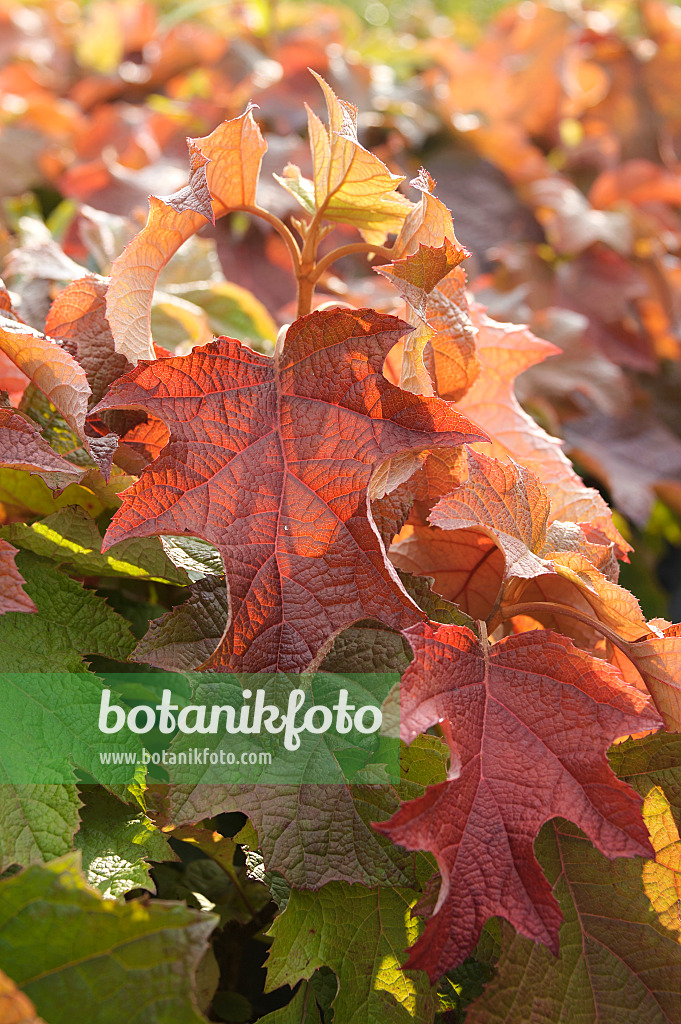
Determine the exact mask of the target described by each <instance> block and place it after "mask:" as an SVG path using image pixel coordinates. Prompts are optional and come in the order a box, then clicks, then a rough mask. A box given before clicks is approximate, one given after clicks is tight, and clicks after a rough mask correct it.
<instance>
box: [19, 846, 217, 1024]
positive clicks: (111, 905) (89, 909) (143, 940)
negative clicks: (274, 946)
mask: <svg viewBox="0 0 681 1024" xmlns="http://www.w3.org/2000/svg"><path fill="white" fill-rule="evenodd" d="M78 862H79V858H78V857H77V856H73V855H71V856H69V857H65V858H63V859H61V860H56V861H53V862H52V863H51V864H49V865H47V866H45V867H32V868H28V869H27V870H26V871H23V872H21V873H20V874H18V875H15V876H13V877H12V878H8V879H6V880H5V881H3V882H0V893H1V894H2V901H1V902H0V907H1V909H0V966H1V967H2V969H3V970H4V971H5V972H6V973H7V974H8V975H9V976H10V978H12V979H13V981H15V982H16V984H17V985H18V986H19V987H20V988H21V989H22V991H23V992H25V994H26V995H27V996H28V998H29V999H31V1001H32V1002H33V1003H34V1004H35V1006H36V1009H37V1011H38V1013H40V1014H42V1015H43V1016H45V1017H47V1019H48V1020H49V1021H50V1024H73V1021H75V1020H92V1021H95V1020H96V1021H97V1022H98V1024H120V1022H121V1021H122V1020H125V1021H127V1022H129V1024H205V1020H206V1018H205V1017H204V1016H203V1014H201V1013H199V1011H198V1010H197V1009H196V1004H195V1000H194V995H193V989H194V972H195V970H196V967H197V964H198V962H199V960H200V958H201V956H202V955H203V953H204V951H205V949H206V943H207V939H208V936H209V935H210V933H211V932H212V930H213V928H214V927H215V925H216V923H217V918H216V917H215V916H214V915H212V914H205V913H198V912H197V911H195V910H189V909H187V907H184V906H182V905H181V904H169V903H163V902H160V901H158V902H153V903H143V902H141V901H139V900H134V901H131V902H129V903H123V902H117V901H111V900H102V899H101V897H100V896H99V894H98V893H95V892H94V891H93V890H92V889H90V888H89V886H88V885H86V883H85V882H84V881H83V879H82V876H81V874H80V871H79V863H78Z"/></svg>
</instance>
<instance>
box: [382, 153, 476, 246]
mask: <svg viewBox="0 0 681 1024" xmlns="http://www.w3.org/2000/svg"><path fill="white" fill-rule="evenodd" d="M409 184H410V185H411V187H412V188H415V189H418V191H419V192H420V193H421V201H420V202H419V203H417V204H416V205H415V206H414V207H413V208H412V210H411V211H410V212H409V213H408V214H407V217H406V219H405V221H404V224H403V225H402V227H401V229H400V233H399V235H398V236H397V238H396V239H395V245H394V246H393V248H392V256H393V259H398V258H401V257H403V256H410V255H412V254H414V253H416V252H418V249H419V246H420V245H428V246H442V245H444V243H445V241H446V240H449V241H450V242H452V243H454V244H455V245H456V246H458V245H459V243H458V242H457V240H456V235H455V234H454V224H453V222H452V213H451V210H448V209H447V207H446V206H445V204H444V203H443V202H442V201H441V200H440V199H438V198H437V197H436V196H435V195H434V192H435V188H436V186H437V182H435V181H433V179H432V178H431V176H430V174H429V173H428V171H427V170H426V169H425V167H421V169H420V170H419V173H418V174H417V176H416V177H415V178H412V180H411V181H410V182H409ZM463 251H465V250H463Z"/></svg>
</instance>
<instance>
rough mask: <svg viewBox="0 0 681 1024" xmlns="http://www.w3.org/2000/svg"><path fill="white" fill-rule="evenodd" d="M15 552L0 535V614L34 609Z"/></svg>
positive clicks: (32, 610)
mask: <svg viewBox="0 0 681 1024" xmlns="http://www.w3.org/2000/svg"><path fill="white" fill-rule="evenodd" d="M0 415H1V413H0ZM16 554H17V550H16V548H13V547H12V545H11V544H9V543H8V542H7V541H6V540H3V538H2V537H0V615H5V614H6V613H7V612H34V611H36V607H35V605H34V603H33V601H32V600H31V598H30V597H29V596H28V594H25V593H24V590H23V586H24V583H25V582H26V581H25V580H24V578H23V576H22V575H21V573H20V572H19V570H18V569H17V567H16V565H15V564H14V556H15V555H16Z"/></svg>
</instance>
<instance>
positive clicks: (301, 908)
mask: <svg viewBox="0 0 681 1024" xmlns="http://www.w3.org/2000/svg"><path fill="white" fill-rule="evenodd" d="M413 904H414V896H413V894H412V893H409V892H405V891H404V890H400V889H384V888H378V889H369V890H367V889H365V888H363V887H361V886H358V885H352V886H350V885H344V884H342V883H339V882H332V883H331V884H329V885H326V886H324V888H323V889H320V890H319V892H315V893H303V892H296V891H295V890H294V891H293V892H292V893H291V897H290V899H289V902H288V905H287V907H286V909H285V910H284V912H283V913H282V914H281V915H280V916H279V917H278V918H277V920H276V921H275V923H274V925H273V926H272V929H271V931H270V934H271V935H272V936H273V942H272V946H271V948H270V953H269V957H268V959H267V988H268V989H270V990H271V989H274V988H276V987H277V986H279V985H282V984H289V985H293V984H295V983H296V982H297V981H298V980H299V979H300V978H307V979H309V978H310V977H311V976H312V974H313V973H314V971H315V970H317V969H318V968H320V967H324V966H327V967H330V968H331V969H332V970H333V971H334V972H335V974H336V975H337V978H338V993H337V995H336V997H335V999H334V1000H333V1003H332V1004H331V1005H332V1009H333V1020H334V1024H409V1022H411V1021H413V1020H418V1021H421V1020H430V1019H432V1017H433V1015H434V1013H435V999H434V995H433V993H432V992H431V986H430V984H429V982H428V978H427V977H426V975H424V974H423V973H422V972H420V971H412V970H404V969H403V968H402V966H401V963H402V957H403V952H404V949H405V948H406V947H407V946H408V945H409V944H410V943H411V942H413V940H414V939H415V937H416V935H417V934H418V930H419V928H418V923H417V922H416V921H415V920H413V919H412V918H411V910H412V907H413Z"/></svg>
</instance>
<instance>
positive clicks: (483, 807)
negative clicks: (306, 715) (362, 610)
mask: <svg viewBox="0 0 681 1024" xmlns="http://www.w3.org/2000/svg"><path fill="white" fill-rule="evenodd" d="M406 635H407V637H408V639H409V642H410V643H411V644H412V646H413V648H414V652H415V660H414V662H413V663H412V665H411V666H410V667H409V669H408V670H407V672H406V673H405V675H404V677H403V679H402V684H401V734H402V737H403V739H404V740H405V741H407V742H409V741H410V740H411V739H413V738H414V737H415V736H416V735H418V733H420V732H423V731H425V730H426V729H428V728H429V727H431V726H433V725H435V724H437V723H438V722H440V721H446V722H447V723H448V725H447V727H446V728H447V732H448V733H449V735H450V737H451V740H450V747H451V755H452V769H450V778H449V780H448V781H447V782H444V783H441V784H439V785H437V786H432V787H431V788H430V789H429V790H428V791H427V792H426V794H425V795H424V796H423V797H421V798H420V799H418V800H416V801H412V802H411V803H407V804H405V805H403V806H402V808H401V809H400V810H399V811H398V812H397V814H396V815H395V816H394V817H393V818H392V819H391V820H390V821H389V822H387V823H383V824H379V825H377V826H376V827H377V828H378V829H379V831H382V832H384V833H386V834H387V835H389V836H391V838H392V839H393V840H394V841H395V842H397V843H401V844H402V845H405V846H406V847H407V848H408V849H425V850H430V851H431V852H432V853H433V854H434V855H435V856H436V858H437V861H438V865H439V867H440V871H441V873H442V877H443V881H442V888H441V890H440V896H439V899H438V905H437V909H436V913H435V915H434V916H433V918H431V920H430V921H429V923H428V925H427V928H426V931H425V933H424V935H423V937H422V938H421V939H420V940H419V942H418V943H417V945H416V946H415V947H414V949H413V950H412V953H411V956H410V960H409V965H410V966H413V967H421V968H423V969H425V970H427V971H428V973H429V974H430V977H431V978H432V979H435V978H437V977H438V976H439V975H440V974H442V973H443V972H444V971H445V970H447V969H448V968H449V967H453V966H456V964H458V963H460V962H461V961H462V960H463V959H464V958H465V957H466V956H467V955H468V954H469V953H470V952H471V950H472V949H473V947H474V945H475V943H476V942H477V940H478V937H479V935H480V932H481V929H482V926H483V924H484V923H485V920H486V919H487V918H489V917H493V916H495V915H500V916H503V917H506V918H507V919H508V920H509V921H511V923H512V924H513V925H514V926H515V927H516V928H517V929H518V931H520V932H521V933H522V934H524V935H527V936H528V937H529V938H532V939H534V940H535V941H540V942H544V943H545V944H547V945H549V946H550V947H551V948H552V949H553V950H554V951H556V949H557V936H558V927H559V924H560V911H559V909H558V906H557V904H556V901H555V899H554V898H553V897H552V895H551V890H550V886H549V885H548V883H547V882H546V880H545V878H544V876H543V874H542V872H541V870H540V868H539V865H538V864H537V861H536V859H535V857H534V854H533V849H532V847H533V842H534V839H535V837H536V835H537V833H538V832H539V829H540V828H541V826H542V825H543V823H544V822H545V821H547V820H549V819H550V818H553V817H556V816H557V815H568V816H569V817H570V819H571V820H573V821H574V822H575V823H576V824H578V825H579V826H580V827H581V828H583V829H584V831H585V832H586V833H587V835H588V836H589V837H590V838H591V840H592V841H593V842H594V843H595V845H596V846H597V847H598V848H599V849H600V850H601V851H602V852H603V853H604V854H605V855H606V856H608V857H623V856H624V857H632V856H634V855H636V854H640V855H643V856H646V855H647V854H648V853H649V850H650V844H649V842H648V838H647V833H646V830H645V827H644V825H643V822H642V821H641V816H640V799H639V798H638V797H637V795H636V794H635V793H634V792H633V791H632V790H631V789H630V788H629V787H628V786H626V785H625V784H623V783H622V782H619V781H618V780H617V779H616V778H615V776H614V775H613V773H612V772H611V770H610V768H609V767H608V764H607V761H606V759H605V750H606V749H607V747H608V746H609V744H610V743H611V742H612V741H613V740H614V739H616V738H617V737H618V736H622V735H624V734H626V733H628V732H631V731H636V730H638V731H641V730H642V729H650V728H653V729H654V728H656V727H657V725H658V721H659V720H658V719H657V716H656V715H655V713H654V712H653V711H652V710H651V709H649V708H648V707H647V705H646V701H645V698H644V697H643V695H642V694H641V693H640V692H638V691H636V690H634V689H633V688H632V687H628V686H627V685H626V684H625V683H624V682H623V681H622V679H621V677H620V676H619V674H618V673H617V672H616V671H615V670H614V669H613V668H612V667H611V666H610V665H607V664H606V663H605V662H602V661H599V660H597V659H595V658H591V657H589V656H588V655H587V654H585V653H584V652H583V651H579V650H578V649H577V648H575V647H573V646H572V644H571V643H570V642H569V641H568V640H566V639H565V637H562V636H558V635H557V634H553V633H549V632H547V631H537V632H534V633H524V634H520V635H518V636H513V637H508V638H506V639H504V640H502V641H500V642H499V643H498V644H495V645H494V646H493V647H491V648H490V647H489V646H488V645H487V642H486V640H483V641H482V642H480V641H478V639H477V637H475V635H474V634H473V633H471V631H470V630H468V629H465V628H462V627H458V626H441V627H440V628H439V629H438V630H437V631H433V629H432V628H431V627H430V626H429V625H425V624H420V625H418V626H415V627H413V628H412V629H410V630H408V631H407V633H406ZM528 796H529V797H530V799H528Z"/></svg>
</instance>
